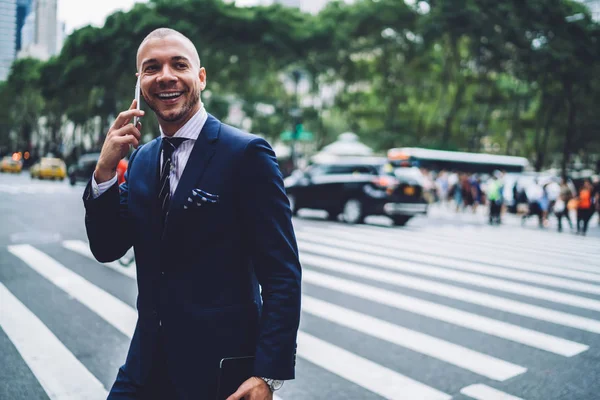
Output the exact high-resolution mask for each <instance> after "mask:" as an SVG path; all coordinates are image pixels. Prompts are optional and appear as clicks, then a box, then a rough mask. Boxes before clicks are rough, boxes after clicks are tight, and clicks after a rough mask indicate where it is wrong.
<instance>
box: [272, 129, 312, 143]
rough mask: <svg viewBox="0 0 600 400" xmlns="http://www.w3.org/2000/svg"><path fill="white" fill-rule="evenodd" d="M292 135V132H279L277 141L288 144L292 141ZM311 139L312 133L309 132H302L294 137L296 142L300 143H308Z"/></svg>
mask: <svg viewBox="0 0 600 400" xmlns="http://www.w3.org/2000/svg"><path fill="white" fill-rule="evenodd" d="M293 135H294V133H293V132H292V131H284V132H281V134H280V135H279V139H281V140H283V141H284V142H289V141H291V140H292V139H293ZM313 139H314V135H313V133H312V132H309V131H302V132H300V133H298V136H297V137H296V140H298V141H300V142H310V141H312V140H313Z"/></svg>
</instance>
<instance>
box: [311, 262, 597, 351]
mask: <svg viewBox="0 0 600 400" xmlns="http://www.w3.org/2000/svg"><path fill="white" fill-rule="evenodd" d="M302 275H303V276H302V278H303V281H304V282H308V283H311V284H313V285H317V286H321V287H325V288H328V289H331V290H335V291H338V292H342V293H346V294H349V295H351V296H356V297H360V298H363V299H365V300H369V301H373V302H377V303H380V304H385V305H388V306H391V307H395V308H398V309H401V310H406V311H409V312H411V313H415V314H420V315H423V316H426V317H429V318H433V319H437V320H440V321H444V322H448V323H450V324H454V325H457V326H462V327H464V328H468V329H472V330H474V331H478V332H482V333H486V334H488V335H492V336H496V337H499V338H502V339H507V340H511V341H513V342H516V343H521V344H524V345H527V346H530V347H535V348H537V349H540V350H545V351H548V352H550V353H555V354H559V355H562V356H565V357H572V356H574V355H577V354H579V353H581V352H583V351H586V350H587V349H588V348H589V346H586V345H584V344H581V343H577V342H573V341H570V340H566V339H562V338H559V337H556V336H552V335H548V334H545V333H542V332H538V331H534V330H532V329H527V328H523V327H520V326H517V325H513V324H509V323H507V322H503V321H497V320H495V319H492V318H487V317H483V316H481V315H477V314H473V313H469V312H466V311H462V310H458V309H456V308H452V307H448V306H444V305H441V304H437V303H433V302H430V301H425V300H421V299H417V298H415V297H410V296H404V295H401V294H397V293H394V292H391V291H388V290H384V289H379V288H376V287H373V286H369V285H364V284H362V283H357V282H354V281H350V280H346V279H341V278H335V277H332V276H329V275H325V274H322V273H319V272H314V271H309V270H304V271H303V273H302Z"/></svg>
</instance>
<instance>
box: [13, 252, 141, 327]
mask: <svg viewBox="0 0 600 400" xmlns="http://www.w3.org/2000/svg"><path fill="white" fill-rule="evenodd" d="M8 250H9V251H10V252H11V253H12V254H14V255H15V256H17V257H19V258H20V259H21V260H23V261H24V262H25V263H26V264H27V265H29V266H30V267H31V268H32V269H34V270H35V271H36V272H37V273H39V274H40V275H42V276H43V277H45V278H46V279H48V280H49V281H50V282H52V283H54V284H55V285H56V286H58V287H59V288H61V289H62V290H64V291H65V292H66V293H68V294H69V295H71V296H73V297H74V298H75V299H77V300H78V301H79V302H81V303H82V304H83V305H85V306H86V307H88V308H89V309H90V310H92V311H94V312H95V313H96V314H98V315H99V316H100V317H101V318H103V319H104V320H105V321H106V322H108V323H109V324H111V325H112V326H114V327H115V328H117V329H118V330H119V331H121V332H122V333H123V334H125V335H127V336H129V337H131V336H132V335H133V331H134V329H135V323H136V321H137V313H136V311H135V310H134V309H133V308H131V307H129V306H128V305H127V304H125V303H124V302H123V301H121V300H119V299H118V298H116V297H114V296H112V295H111V294H109V293H107V292H105V291H104V290H102V289H100V288H99V287H97V286H95V285H93V284H92V283H90V282H89V281H87V280H85V279H84V278H82V277H81V276H79V275H77V274H76V273H75V272H73V271H71V270H70V269H68V268H66V267H65V266H63V265H62V264H60V263H59V262H58V261H56V260H54V259H53V258H51V257H49V256H48V255H46V254H45V253H42V252H41V251H39V250H37V249H36V248H34V247H32V246H30V245H28V244H22V245H14V246H8Z"/></svg>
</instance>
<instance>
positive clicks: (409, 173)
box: [382, 164, 423, 184]
mask: <svg viewBox="0 0 600 400" xmlns="http://www.w3.org/2000/svg"><path fill="white" fill-rule="evenodd" d="M382 173H383V174H384V175H390V176H393V177H395V178H397V179H399V180H401V181H410V182H415V183H418V184H423V174H422V173H421V171H420V170H419V168H417V167H396V168H395V167H393V166H392V165H391V164H386V165H384V166H383V168H382Z"/></svg>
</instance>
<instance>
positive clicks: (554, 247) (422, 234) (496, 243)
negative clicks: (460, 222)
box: [352, 225, 598, 257]
mask: <svg viewBox="0 0 600 400" xmlns="http://www.w3.org/2000/svg"><path fill="white" fill-rule="evenodd" d="M352 228H356V230H363V231H364V232H365V233H366V232H370V233H373V232H381V233H394V234H398V235H400V236H411V237H415V236H416V237H419V238H422V239H423V240H425V239H427V240H430V241H435V242H437V243H439V242H449V243H457V244H464V243H465V242H466V243H477V244H479V245H485V247H489V248H494V249H505V250H508V251H512V252H515V251H518V252H520V253H523V252H525V253H527V252H538V253H542V252H543V253H545V254H548V253H552V252H556V253H557V255H562V256H564V255H571V256H574V257H581V256H582V255H598V253H595V254H593V253H586V252H587V251H588V250H587V248H586V247H584V246H585V243H584V242H582V241H581V240H577V241H574V242H569V241H568V239H569V237H568V235H563V236H561V239H560V240H561V242H560V243H551V242H549V241H542V242H541V243H540V244H536V241H537V240H538V239H539V238H538V237H537V236H527V237H523V236H521V235H520V233H521V232H520V230H518V231H517V230H515V229H506V230H502V231H501V233H500V232H499V231H498V230H496V229H494V230H493V232H492V233H491V236H490V235H488V234H486V232H485V231H483V230H482V229H481V228H479V229H471V230H467V228H466V227H457V226H453V227H451V228H444V229H442V228H439V227H436V228H435V229H427V228H424V229H407V228H402V229H390V228H384V227H377V226H371V225H362V226H359V227H352ZM539 233H542V232H536V234H539ZM499 237H501V238H502V240H498V238H499ZM523 243H527V245H522V244H523ZM596 251H597V250H596ZM584 253H585V254H584Z"/></svg>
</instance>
